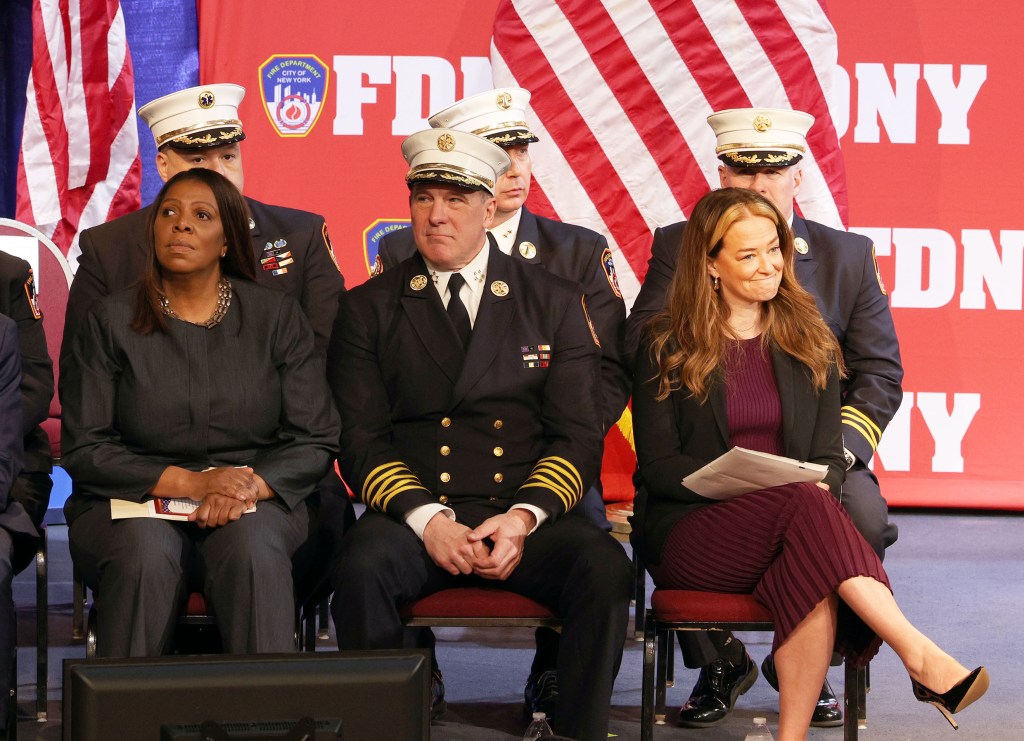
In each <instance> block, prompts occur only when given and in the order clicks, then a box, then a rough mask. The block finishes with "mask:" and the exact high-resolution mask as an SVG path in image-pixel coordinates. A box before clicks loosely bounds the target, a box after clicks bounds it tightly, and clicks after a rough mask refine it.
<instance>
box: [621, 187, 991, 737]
mask: <svg viewBox="0 0 1024 741" xmlns="http://www.w3.org/2000/svg"><path fill="white" fill-rule="evenodd" d="M842 371H843V368H842V354H841V352H840V349H839V346H838V343H837V342H836V339H835V337H834V335H833V334H832V333H831V331H829V329H828V327H827V326H826V324H825V322H824V321H823V320H822V318H821V315H820V314H819V313H818V310H817V308H816V306H815V303H814V299H813V298H812V297H811V295H810V294H809V293H807V291H805V290H804V289H803V288H801V286H800V285H799V283H798V282H797V280H796V278H795V276H794V272H793V236H792V232H791V231H790V229H789V226H788V225H787V223H786V221H785V219H784V218H783V217H782V215H781V214H780V213H779V211H778V210H777V209H776V208H775V206H773V205H772V204H771V203H770V202H769V201H768V200H766V199H765V198H763V197H762V196H760V195H758V194H756V193H754V192H752V191H748V190H744V189H738V188H725V189H722V190H719V191H714V192H712V193H710V194H708V195H707V196H705V197H704V198H703V199H702V200H701V201H700V203H698V204H697V206H696V207H695V208H694V211H693V214H692V215H691V217H690V221H689V223H688V225H687V229H686V232H685V234H684V237H683V243H682V245H681V251H680V253H679V260H678V262H677V267H676V272H675V276H674V277H673V282H672V288H671V292H670V297H669V303H668V308H667V309H665V310H664V311H663V312H661V313H660V314H658V315H656V316H655V317H654V319H652V320H651V322H650V324H649V325H648V327H647V329H646V334H645V343H644V345H643V346H642V348H641V350H640V353H639V355H638V358H637V368H636V375H635V377H634V392H633V414H634V430H635V434H636V446H637V455H638V458H639V462H640V473H641V476H642V479H643V488H644V490H645V494H644V496H643V497H642V499H641V501H640V502H638V506H637V523H636V524H637V528H636V531H637V537H638V543H637V544H638V546H639V547H640V548H641V550H642V552H643V553H644V554H645V556H646V558H647V559H648V562H649V563H650V564H651V566H650V571H651V574H652V576H653V577H654V581H655V583H656V584H657V585H658V587H660V588H676V589H695V590H708V591H722V592H737V593H750V594H753V595H754V597H755V598H756V599H757V600H758V601H759V602H761V603H762V604H764V605H765V606H767V607H768V608H769V610H770V611H771V613H772V616H773V618H774V621H775V640H774V644H773V651H774V655H775V665H776V670H777V673H778V680H779V685H780V699H779V705H780V712H779V739H780V741H792V740H793V739H804V738H806V735H807V729H808V727H809V725H810V721H811V714H812V711H813V710H814V706H815V703H816V702H817V700H818V695H819V693H820V690H821V686H822V681H823V680H824V677H825V672H826V671H827V669H828V664H829V659H830V657H831V655H832V652H833V649H834V648H835V650H838V651H839V652H840V653H842V654H843V655H844V656H845V657H846V659H847V660H848V661H852V662H853V663H855V664H858V665H863V664H865V663H866V662H867V661H868V660H870V658H871V657H872V656H873V655H874V654H875V653H876V652H877V650H878V648H879V646H880V644H881V642H882V641H883V640H884V641H885V642H887V643H888V644H889V645H890V646H892V648H893V649H894V650H895V651H896V653H897V654H898V655H899V657H900V659H901V660H902V661H903V663H904V665H905V666H906V668H907V671H908V672H909V674H910V676H911V680H912V682H913V686H914V693H915V696H916V697H917V698H918V699H920V700H922V701H925V702H931V703H933V704H935V705H936V706H937V707H939V709H940V710H941V711H943V713H944V714H945V715H946V717H947V718H948V719H949V720H950V723H953V720H952V718H951V717H950V713H955V712H957V711H959V710H961V709H963V708H964V707H966V706H967V705H969V704H970V703H972V702H973V701H974V700H976V699H978V698H979V697H981V695H982V694H984V692H985V690H986V689H987V687H988V675H987V673H986V671H985V669H984V668H983V667H979V668H977V669H975V670H974V671H973V672H969V671H968V670H967V669H966V668H965V667H963V666H962V665H961V664H959V663H958V662H957V661H956V660H954V659H953V658H952V657H951V656H949V655H948V654H946V653H945V652H943V651H942V650H941V649H940V648H939V647H938V646H936V645H935V644H934V643H933V642H932V641H931V640H929V639H928V638H927V637H926V636H924V635H922V634H921V633H920V632H919V631H918V630H917V629H916V628H914V626H913V625H911V624H910V622H909V621H907V619H906V618H905V617H904V616H903V614H902V612H901V611H900V609H899V607H898V606H897V604H896V602H895V600H894V599H893V596H892V592H891V591H890V588H889V583H888V579H887V578H886V575H885V571H884V569H883V568H882V564H881V562H880V561H879V560H878V557H877V556H876V555H875V553H874V552H873V551H872V550H871V548H870V547H869V546H868V545H867V543H866V542H865V541H864V539H863V537H862V536H861V535H860V534H859V533H858V532H857V529H856V528H855V527H854V526H853V523H852V522H851V520H850V518H849V516H848V515H847V514H846V513H845V511H844V510H843V509H842V507H841V506H840V505H839V501H838V496H839V493H840V488H841V486H842V481H843V474H844V471H845V469H846V466H845V462H844V458H843V443H842V432H841V428H840V413H839V374H840V373H842ZM734 446H740V447H745V448H749V449H753V450H759V451H763V452H767V453H773V454H777V455H784V456H788V457H790V458H795V459H797V460H801V461H812V462H816V463H821V464H825V465H827V467H828V470H827V473H826V474H825V476H824V479H823V481H822V482H821V483H819V484H817V485H815V484H806V483H802V484H801V483H794V484H787V485H784V486H777V487H773V488H769V489H762V490H758V491H752V492H748V493H745V494H742V495H740V496H737V497H735V498H732V499H728V500H725V501H717V500H714V499H708V498H705V497H702V496H701V495H699V494H697V493H696V492H694V491H691V490H690V489H688V488H687V487H686V486H685V485H684V484H683V483H682V480H683V478H684V477H686V476H688V475H689V474H691V473H694V472H695V471H697V470H698V469H700V468H701V467H703V466H704V465H705V464H707V463H709V462H711V461H712V460H714V459H715V458H717V457H718V456H719V455H721V454H722V453H725V452H726V451H727V450H729V449H730V448H732V447H734ZM929 688H932V689H929Z"/></svg>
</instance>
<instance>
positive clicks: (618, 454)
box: [491, 0, 847, 501]
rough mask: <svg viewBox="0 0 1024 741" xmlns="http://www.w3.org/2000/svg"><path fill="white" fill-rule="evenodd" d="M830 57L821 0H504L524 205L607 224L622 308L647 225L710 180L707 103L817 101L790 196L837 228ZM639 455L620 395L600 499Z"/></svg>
mask: <svg viewBox="0 0 1024 741" xmlns="http://www.w3.org/2000/svg"><path fill="white" fill-rule="evenodd" d="M837 64H838V48H837V44H836V34H835V30H834V29H833V28H832V24H831V22H830V21H829V19H828V14H827V12H826V9H825V0H501V2H500V3H499V5H498V10H497V13H496V15H495V19H494V37H493V40H492V43H491V67H492V69H493V75H494V83H495V85H496V86H499V87H503V86H516V87H524V88H526V89H528V90H529V91H530V92H531V93H532V97H531V99H530V110H528V112H527V114H528V116H529V118H530V126H531V129H532V130H533V131H534V133H536V134H537V136H538V137H539V138H540V141H539V142H537V143H535V144H532V145H531V149H532V150H533V162H534V165H533V177H534V186H533V187H532V189H531V191H530V206H531V208H533V209H534V210H535V211H537V212H538V213H541V214H544V215H547V216H552V217H554V218H560V219H561V220H563V221H567V222H570V223H575V224H581V225H583V226H588V227H590V228H592V229H595V230H596V231H599V232H601V233H602V234H604V235H605V236H606V237H608V241H609V243H611V245H612V250H613V253H614V254H615V264H616V269H617V272H618V278H619V285H620V286H621V288H622V293H623V297H624V298H625V300H626V305H627V306H630V305H631V304H632V302H633V299H634V298H636V295H637V293H639V291H640V284H641V282H642V281H643V278H644V275H645V274H646V272H647V260H648V258H649V257H650V245H651V232H652V231H653V230H654V228H655V227H657V226H664V225H666V224H671V223H674V222H676V221H680V220H682V219H684V218H685V217H686V216H687V215H688V214H689V212H690V210H691V209H692V208H693V205H694V204H695V203H696V202H697V201H698V200H700V198H701V196H703V195H704V194H705V193H706V192H707V191H708V189H709V188H711V187H718V185H719V179H718V164H719V163H718V160H717V158H716V157H715V137H714V134H713V133H712V131H711V128H710V127H709V126H708V124H707V120H706V119H707V117H708V115H710V114H711V113H713V112H715V111H720V110H724V109H726V108H747V107H752V106H756V107H772V108H795V109H798V110H802V111H806V112H808V113H810V114H812V115H813V116H814V117H815V124H814V126H812V127H811V130H810V132H809V134H808V144H809V145H810V152H809V153H808V154H806V155H805V156H804V160H803V169H804V173H803V181H802V184H801V189H800V193H799V194H798V197H797V205H798V207H799V208H800V211H801V212H802V214H803V215H804V216H806V217H808V218H810V219H814V220H815V221H820V222H822V223H825V224H829V225H831V226H836V227H840V226H842V224H843V223H844V222H845V221H846V212H847V198H846V171H845V168H844V165H843V158H842V153H841V152H840V150H839V139H838V136H837V134H836V130H835V127H834V126H833V125H832V117H831V115H830V113H829V111H830V108H832V109H834V106H830V104H829V101H830V99H833V100H834V99H835V98H834V96H835V94H837V93H840V94H841V92H842V91H841V90H834V85H833V76H834V72H835V69H836V66H837ZM635 466H636V458H635V455H634V448H633V424H632V415H631V413H630V410H629V409H628V408H627V409H626V410H625V412H624V413H623V415H622V418H621V419H620V420H619V421H618V424H617V426H616V428H613V430H611V431H610V432H609V434H608V436H607V438H606V440H605V453H604V461H603V464H602V470H601V478H602V481H603V482H604V490H605V501H616V500H629V499H631V498H632V495H633V485H632V479H631V474H632V473H633V469H634V468H635Z"/></svg>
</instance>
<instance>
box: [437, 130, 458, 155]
mask: <svg viewBox="0 0 1024 741" xmlns="http://www.w3.org/2000/svg"><path fill="white" fill-rule="evenodd" d="M437 148H438V149H440V150H441V151H442V152H450V151H452V150H453V149H455V137H454V136H452V135H451V134H441V136H439V137H437Z"/></svg>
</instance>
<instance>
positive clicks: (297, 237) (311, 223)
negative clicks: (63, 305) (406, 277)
mask: <svg viewBox="0 0 1024 741" xmlns="http://www.w3.org/2000/svg"><path fill="white" fill-rule="evenodd" d="M245 202H246V203H247V204H248V206H249V213H250V215H251V217H252V220H253V223H255V226H254V227H253V228H252V230H251V232H252V247H253V252H254V253H255V255H256V263H257V267H256V280H257V282H259V283H261V284H263V285H266V286H270V287H271V288H277V289H278V290H282V291H284V292H285V293H287V294H288V295H289V296H291V297H293V298H294V299H295V300H296V301H298V302H299V305H300V306H301V307H302V312H303V313H304V314H305V315H306V318H307V319H308V320H309V323H310V325H311V326H312V327H313V334H314V335H315V337H316V347H317V350H318V351H319V352H320V353H321V355H323V354H324V353H326V350H327V341H328V340H329V339H330V334H331V325H332V323H333V322H334V312H335V311H336V310H337V307H338V294H339V293H341V292H342V291H344V290H345V281H344V279H343V278H342V277H341V273H340V270H339V268H338V265H337V263H336V262H335V260H334V253H333V251H332V249H331V246H330V241H329V239H328V237H327V226H326V225H325V223H324V219H323V217H322V216H318V215H316V214H312V213H309V212H308V211H298V210H295V209H291V208H283V207H281V206H269V205H267V204H265V203H260V202H259V201H254V200H253V199H251V198H246V199H245ZM153 208H154V205H153V204H150V205H149V206H146V207H145V208H143V209H141V210H139V211H135V212H134V213H130V214H128V215H126V216H122V217H121V218H119V219H114V220H113V221H108V222H107V223H106V224H102V225H100V226H95V227H92V228H91V229H86V230H85V231H83V232H82V234H81V236H80V238H79V245H80V246H81V248H82V254H81V256H80V257H79V258H78V270H77V271H76V272H75V279H74V281H73V282H72V283H71V292H70V294H69V295H68V307H67V316H66V319H65V322H64V341H63V343H62V344H61V348H60V360H61V364H62V365H64V364H65V363H66V362H67V356H68V353H69V351H70V348H71V341H72V339H73V338H74V335H75V333H76V332H77V331H78V329H79V327H80V326H81V325H82V322H83V321H84V320H85V317H86V315H87V313H88V310H89V307H90V306H91V305H92V303H93V302H94V301H95V300H96V299H98V298H101V297H103V296H109V295H110V294H112V293H116V292H118V291H120V290H121V289H123V288H127V287H128V286H130V285H132V284H133V283H135V282H136V281H137V280H138V279H139V278H140V277H141V276H142V273H143V271H144V270H145V268H146V255H147V254H148V249H149V245H148V244H147V236H146V224H147V223H148V221H149V218H150V214H151V212H152V210H153ZM281 243H283V244H281ZM275 244H280V246H278V247H275V246H274V245H275ZM273 252H278V253H279V254H278V260H279V262H284V261H286V260H288V259H291V260H294V262H292V263H290V264H288V265H285V266H283V269H286V270H287V272H286V273H281V274H279V275H274V274H273V272H274V271H273V270H263V269H262V268H261V265H262V266H265V265H266V264H265V263H261V262H260V261H261V260H263V259H264V258H265V257H270V256H272V253H273ZM288 252H290V253H291V255H290V256H289V257H285V256H284V253H288ZM62 387H63V384H62Z"/></svg>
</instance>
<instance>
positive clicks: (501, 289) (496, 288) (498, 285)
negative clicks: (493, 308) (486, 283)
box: [491, 280, 508, 296]
mask: <svg viewBox="0 0 1024 741" xmlns="http://www.w3.org/2000/svg"><path fill="white" fill-rule="evenodd" d="M491 293H493V294H494V295H495V296H507V295H508V283H506V282H505V281H503V280H496V281H494V282H493V283H491Z"/></svg>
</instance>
